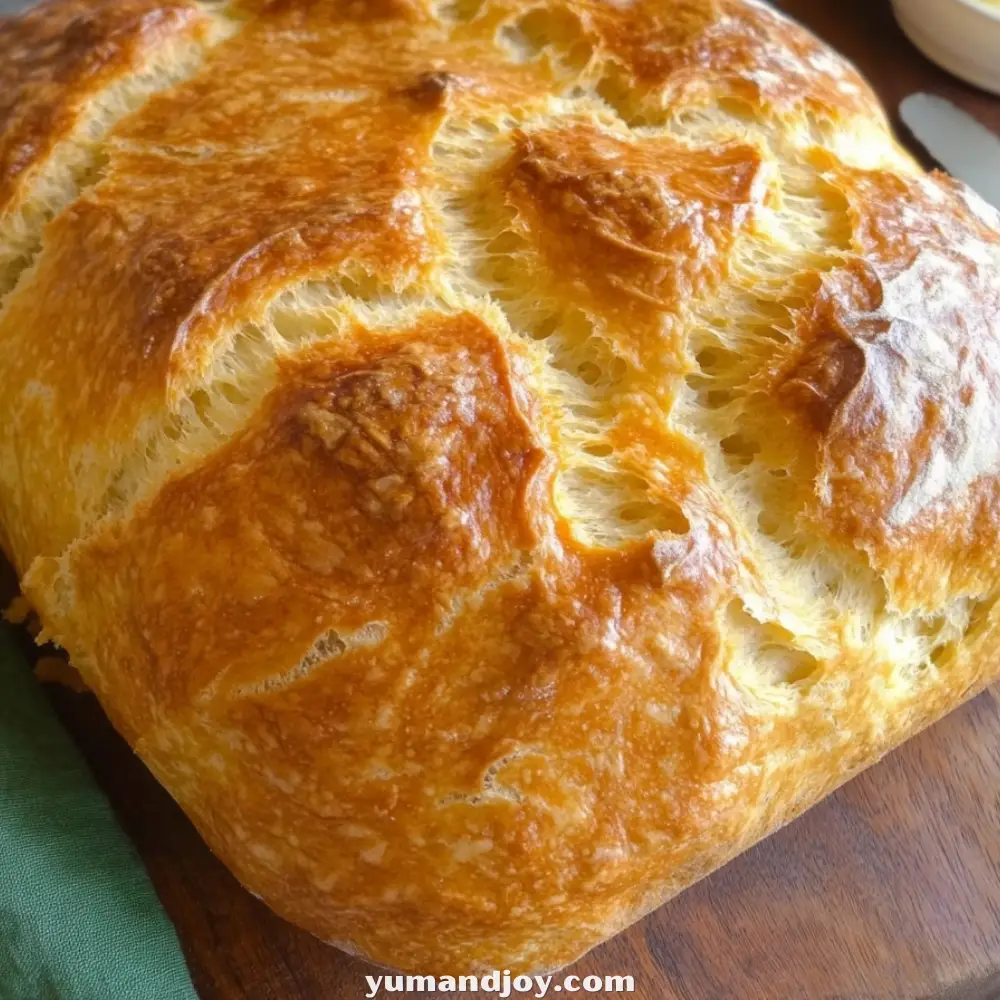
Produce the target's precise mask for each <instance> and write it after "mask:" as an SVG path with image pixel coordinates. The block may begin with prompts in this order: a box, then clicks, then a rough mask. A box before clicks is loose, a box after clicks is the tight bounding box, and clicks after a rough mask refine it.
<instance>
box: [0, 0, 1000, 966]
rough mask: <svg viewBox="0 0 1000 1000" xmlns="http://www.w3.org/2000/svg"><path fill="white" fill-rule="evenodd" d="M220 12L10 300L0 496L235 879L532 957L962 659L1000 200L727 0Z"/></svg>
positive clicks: (466, 955) (391, 944)
mask: <svg viewBox="0 0 1000 1000" xmlns="http://www.w3.org/2000/svg"><path fill="white" fill-rule="evenodd" d="M69 9H70V8H68V7H63V8H59V7H58V6H54V7H53V8H52V11H55V12H58V11H59V10H69ZM170 9H173V8H170ZM51 16H53V17H55V16H57V14H56V13H52V14H51ZM58 16H65V17H68V16H69V15H68V14H65V15H62V14H60V15H58ZM232 16H233V17H234V18H238V19H242V20H243V21H245V23H243V25H242V27H241V30H240V31H239V33H238V34H237V35H235V36H234V37H232V38H230V39H229V40H228V41H224V42H221V43H220V44H219V45H217V46H216V47H215V48H212V49H211V51H210V52H208V53H207V55H206V56H205V61H204V65H202V66H201V68H200V69H197V70H196V71H193V72H192V73H190V74H187V75H188V76H189V77H190V78H189V79H186V80H184V81H182V82H179V83H177V84H176V85H175V86H172V87H169V88H167V89H164V90H162V92H160V93H159V94H157V95H156V96H153V97H151V98H150V99H149V100H148V101H146V103H144V104H143V106H142V107H141V108H140V109H139V110H137V111H136V112H135V113H134V114H131V115H129V116H127V117H125V118H123V119H122V120H121V121H120V122H119V123H118V124H117V125H116V126H115V127H114V128H113V129H112V131H111V134H110V136H109V139H108V141H107V142H106V143H105V144H104V146H103V149H102V155H103V156H104V158H105V160H106V163H105V166H104V167H103V170H102V173H101V176H100V179H99V181H98V182H97V183H96V184H94V185H93V186H91V187H89V188H88V189H87V190H85V191H83V192H82V193H81V194H80V195H79V197H76V198H75V200H73V203H72V204H71V205H70V206H69V207H68V208H67V209H66V210H65V211H64V212H62V213H61V214H58V215H57V216H56V218H55V219H54V221H52V222H51V223H50V224H49V225H48V227H47V229H46V230H45V232H44V247H43V248H42V250H41V252H40V254H39V255H38V257H37V260H36V261H35V263H34V266H33V268H31V269H30V270H29V271H27V272H26V273H25V274H23V275H22V276H21V280H20V281H19V282H18V284H17V286H16V288H15V289H14V290H13V292H12V293H11V294H10V296H9V297H8V299H7V301H6V303H5V305H4V309H3V311H2V313H0V525H2V533H3V535H4V536H5V546H6V547H7V548H8V549H9V550H10V551H11V552H12V554H13V555H14V557H15V559H16V561H17V563H18V565H19V568H20V569H21V571H22V573H23V575H24V586H25V588H26V590H27V592H28V593H29V594H30V595H31V597H32V600H33V601H34V602H35V604H36V606H37V607H39V608H40V610H41V614H42V617H43V619H44V622H45V624H46V627H47V629H48V634H49V635H51V636H54V637H55V638H57V639H58V640H59V641H60V642H61V643H63V644H64V645H65V646H66V648H67V649H69V650H70V652H71V654H72V656H73V659H74V663H75V664H76V666H77V667H78V668H79V670H80V671H81V673H82V675H83V677H84V679H85V681H86V682H87V683H88V684H89V685H90V686H91V687H93V688H94V689H95V690H96V691H97V693H98V694H99V696H100V698H101V700H102V703H103V704H104V706H105V708H106V709H107V711H108V712H109V714H110V715H111V717H112V719H113V721H114V722H115V725H116V726H117V727H118V728H119V729H120V730H121V731H122V732H123V733H125V735H126V736H127V737H128V738H129V740H130V741H131V742H132V743H133V745H134V746H135V747H136V748H137V750H138V752H139V753H140V754H141V755H142V756H143V758H144V759H145V760H146V761H147V762H148V763H149V765H150V767H151V768H152V769H153V770H154V772H155V773H156V774H157V775H158V776H159V777H160V779H161V780H162V781H163V782H164V784H165V785H166V786H167V787H168V788H169V789H170V791H171V793H172V794H173V795H175V796H176V797H177V799H178V800H179V801H180V802H181V804H182V805H183V806H184V808H185V809H186V810H187V811H188V813H189V814H190V815H191V816H192V818H193V819H194V821H195V822H196V823H197V824H198V826H199V828H200V829H201V830H202V831H203V833H204V835H205V837H206V838H207V840H208V841H209V843H210V844H211V845H212V847H213V849H214V850H216V851H217V852H218V854H219V855H220V856H221V857H222V858H223V859H224V860H225V861H226V862H227V863H228V864H229V865H230V866H231V867H232V868H233V870H234V871H235V872H236V873H237V875H238V876H239V877H240V878H241V879H242V880H243V881H244V882H245V883H246V884H247V885H248V886H249V887H250V888H252V889H253V890H254V891H255V892H258V893H260V894H262V895H263V896H264V897H265V898H266V899H267V900H268V902H269V903H270V904H271V905H272V906H274V907H275V909H277V910H278V911H279V912H281V913H282V914H284V915H285V916H287V917H288V918H290V919H292V920H295V921H297V922H299V923H301V924H302V925H304V926H306V927H308V928H309V929H311V930H312V931H314V932H315V933H317V934H319V935H321V936H322V937H324V938H326V939H329V940H333V941H337V942H341V943H342V944H344V945H345V946H349V947H350V948H353V949H355V950H360V951H362V952H363V953H365V954H367V955H368V956H369V957H371V958H373V959H374V960H377V961H380V962H383V963H388V964H394V965H397V966H402V967H405V968H407V969H416V970H420V971H422V972H432V971H433V972H441V973H452V974H454V973H455V972H456V971H458V972H461V971H468V970H473V969H478V968H483V967H487V968H494V967H500V968H503V967H507V968H510V969H517V970H518V971H531V970H535V969H545V968H552V967H555V966H558V965H561V964H564V963H566V962H568V961H570V960H571V959H573V958H574V957H576V956H577V955H579V954H580V953H582V952H583V951H585V950H586V949H587V948H589V947H591V946H593V945H594V944H595V943H597V942H598V941H600V940H602V939H604V938H605V937H607V936H609V935H610V934H612V933H615V932H616V931H617V930H619V929H621V928H622V927H624V926H626V925H627V924H628V923H629V922H631V921H632V920H634V919H636V918H637V917H638V916H640V915H642V914H643V913H644V912H646V911H648V910H649V909H650V908H652V907H654V906H656V905H659V903H661V902H662V901H663V900H664V899H666V898H668V897H669V896H670V895H672V894H673V893H675V892H677V891H680V890H681V889H682V888H684V886H686V885H688V884H690V882H691V881H693V880H694V879H696V878H699V877H701V876H702V875H704V874H707V873H708V872H709V871H711V870H712V869H713V868H714V867H716V866H717V865H719V864H721V863H723V862H724V861H725V860H726V859H728V858H729V857H731V856H732V855H733V854H735V853H737V852H738V851H740V850H742V849H744V848H745V847H747V846H749V845H750V844H751V843H753V842H754V841H755V840H757V839H758V838H759V837H761V836H764V835H766V834H767V833H769V832H770V831H772V830H774V829H776V828H777V827H778V826H780V825H782V824H783V823H786V822H788V821H789V820H790V819H792V818H794V817H795V816H796V815H798V813H799V812H801V811H802V810H803V809H805V808H807V807H809V806H810V805H811V804H813V803H814V802H816V801H817V800H818V799H819V798H820V797H822V796H823V795H825V794H827V793H828V792H829V791H831V790H832V789H833V788H834V787H836V786H837V785H838V784H840V783H841V782H843V781H845V780H847V779H848V778H849V777H850V776H851V775H853V774H854V773H856V772H857V771H858V770H859V769H861V768H863V767H866V766H868V765H870V764H872V763H874V762H875V761H876V760H878V759H879V757H880V756H881V755H882V754H884V753H885V752H887V751H888V750H889V749H891V748H892V747H893V746H895V745H897V744H898V743H899V742H900V741H901V740H903V739H905V738H907V737H908V736H910V735H912V734H913V733H914V732H916V731H917V730H918V729H920V728H921V727H922V726H924V725H927V724H929V723H930V722H932V721H934V720H935V719H936V718H938V717H939V716H940V715H941V714H943V713H944V712H946V711H948V710H950V709H951V708H953V707H955V706H957V705H958V704H960V703H961V701H962V700H964V699H965V698H966V697H968V696H969V695H970V694H972V693H974V692H975V691H976V690H978V689H979V688H981V687H982V686H983V685H985V684H986V683H988V682H989V681H990V680H991V679H993V678H995V676H996V671H997V668H996V663H997V652H998V647H1000V639H998V636H1000V631H998V629H1000V621H998V611H997V607H998V602H997V597H998V595H1000V586H998V574H997V569H996V566H995V565H994V556H993V553H994V552H995V551H997V548H998V546H997V541H998V539H997V523H998V522H997V514H996V511H997V494H998V491H1000V446H998V444H997V442H998V441H1000V402H998V401H1000V344H998V334H1000V331H998V326H997V323H998V320H997V317H998V316H1000V224H998V223H1000V220H997V219H995V218H993V217H992V216H991V214H990V212H989V211H988V210H987V209H985V207H984V206H982V205H981V204H980V203H979V202H978V201H977V200H976V199H975V197H974V196H973V195H971V194H970V193H969V192H967V191H966V190H965V189H964V188H962V187H961V186H960V185H958V184H956V183H954V182H951V181H948V180H947V179H944V178H940V177H923V176H922V175H920V174H919V173H918V172H917V170H916V168H915V167H914V166H913V164H912V163H910V162H909V161H908V159H907V158H906V157H905V155H904V154H902V153H901V152H900V151H899V150H898V148H897V147H896V146H895V145H894V143H893V141H892V139H891V137H890V136H889V134H888V132H887V130H886V125H885V120H884V116H883V115H882V112H881V111H880V110H879V109H878V108H877V106H876V105H875V103H874V99H873V97H872V96H871V94H870V92H869V91H868V89H867V87H866V86H865V85H864V84H863V83H862V81H860V79H859V78H858V77H857V75H856V74H855V73H854V71H853V70H851V69H850V68H849V67H846V65H845V64H843V63H842V62H841V61H840V60H839V59H837V58H836V57H834V56H832V55H831V54H830V53H829V52H827V50H825V49H824V48H823V47H822V46H821V45H820V44H819V43H818V42H816V41H815V40H814V39H812V38H811V36H809V35H808V34H807V33H805V32H803V31H802V30H801V29H799V28H797V27H795V26H793V25H791V24H789V23H788V22H786V21H785V20H783V19H781V18H780V17H779V16H778V15H776V14H773V13H772V12H770V11H769V10H768V9H767V8H765V7H764V6H763V5H761V4H757V3H750V2H737V0H657V2H653V0H638V2H637V3H635V4H633V5H630V6H627V7H626V6H618V5H611V4H606V3H597V2H592V0H574V2H572V3H570V2H563V0H549V2H537V3H536V2H532V3H514V2H506V0H497V2H489V0H487V2H483V3H468V4H466V3H458V4H451V3H439V4H431V3H430V2H427V3H423V2H419V0H377V2H376V0H373V2H372V3H370V4H357V3H353V2H347V0H316V2H305V0H275V2H263V0H262V2H247V3H243V4H240V5H239V7H238V9H237V10H235V11H234V12H233V13H232ZM15 30H22V29H19V28H18V29H15ZM53 78H54V73H53ZM47 141H49V140H47ZM50 141H51V150H50V152H51V153H52V155H58V152H59V149H60V148H61V147H62V146H63V145H65V139H64V137H63V135H62V134H61V133H58V132H57V131H53V133H52V135H51V137H50ZM38 236H39V239H38V242H39V245H41V243H42V240H41V234H40V233H39V234H38ZM41 331H44V333H43V332H41ZM53 478H55V479H56V480H57V481H58V482H59V483H60V488H59V489H52V488H50V487H49V483H50V482H51V481H52V480H53Z"/></svg>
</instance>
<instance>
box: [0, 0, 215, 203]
mask: <svg viewBox="0 0 1000 1000" xmlns="http://www.w3.org/2000/svg"><path fill="white" fill-rule="evenodd" d="M200 20H202V15H200V13H199V12H198V10H197V8H196V7H195V5H194V4H193V3H190V2H187V0H177V2H175V3H164V2H163V0H72V2H52V0H48V2H46V3H42V4H40V5H38V6H37V7H34V8H32V9H31V10H29V11H28V12H27V13H25V14H23V15H22V16H20V17H8V18H2V19H0V52H3V60H2V62H0V214H2V213H4V212H6V211H9V210H10V208H11V206H12V204H13V203H14V201H15V199H17V198H18V196H19V194H20V192H21V190H22V187H23V185H24V184H25V183H26V182H27V181H28V179H29V178H30V172H31V170H32V169H33V168H36V167H37V166H38V165H39V164H40V162H41V161H43V160H44V159H45V158H47V157H48V156H49V155H51V153H52V151H53V149H54V148H55V146H56V144H57V143H58V142H60V141H61V140H63V139H65V138H66V136H67V135H68V134H69V133H70V132H71V131H72V130H73V129H74V128H75V127H76V126H77V124H78V123H79V121H80V117H81V114H82V109H83V106H84V105H85V103H86V102H87V100H88V99H89V98H91V97H93V96H94V95H95V94H97V93H98V92H99V91H100V90H101V89H102V88H104V87H106V86H107V85H108V83H109V82H110V81H112V80H114V79H115V78H120V77H123V76H125V75H126V74H128V73H130V72H134V71H135V70H136V69H137V68H138V67H139V66H140V65H141V62H142V59H143V57H144V55H145V54H146V52H147V51H148V50H149V49H151V48H154V47H155V46H156V45H157V44H159V43H160V42H161V41H162V40H163V39H164V38H168V37H170V36H172V35H177V34H182V33H187V32H190V31H191V30H192V28H194V27H195V26H196V25H197V23H198V22H199V21H200Z"/></svg>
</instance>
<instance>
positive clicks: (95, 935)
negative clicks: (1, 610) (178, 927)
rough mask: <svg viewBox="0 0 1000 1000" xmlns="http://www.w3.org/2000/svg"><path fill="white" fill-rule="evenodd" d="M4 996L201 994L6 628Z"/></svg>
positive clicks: (0, 934)
mask: <svg viewBox="0 0 1000 1000" xmlns="http://www.w3.org/2000/svg"><path fill="white" fill-rule="evenodd" d="M0 1000H197V997H196V995H195V992H194V988H193V987H192V985H191V979H190V977H189V975H188V971H187V968H186V966H185V964H184V958H183V956H182V954H181V949H180V945H179V944H178V941H177V936H176V934H175V933H174V929H173V927H172V925H171V924H170V921H169V920H168V919H167V916H166V914H165V913H164V912H163V909H162V907H161V906H160V903H159V900H158V899H157V898H156V894H155V893H154V891H153V888H152V886H151V885H150V883H149V879H148V878H147V876H146V871H145V869H144V868H143V866H142V862H141V861H140V860H139V857H138V856H137V854H136V852H135V850H134V848H133V847H132V845H131V843H130V842H129V840H128V839H127V838H126V836H125V834H124V833H123V832H122V830H121V828H120V827H119V826H118V823H117V821H116V820H115V817H114V814H113V813H112V811H111V807H110V806H109V805H108V803H107V800H106V799H105V798H104V796H103V795H102V794H101V792H100V791H99V789H98V788H97V785H96V784H95V783H94V779H93V777H92V775H91V774H90V771H89V770H88V769H87V765H86V763H85V762H84V761H83V759H82V758H81V757H80V756H79V754H78V753H77V751H76V748H75V746H74V744H73V741H72V740H71V739H70V737H69V735H68V734H67V733H66V732H65V731H64V730H63V729H62V727H61V726H60V724H59V721H58V719H57V718H56V716H55V714H54V713H53V712H52V710H51V708H50V706H49V704H48V702H47V700H46V699H45V696H44V695H43V693H42V692H41V690H40V689H39V686H38V684H37V682H36V681H35V679H34V677H33V676H32V674H31V671H30V669H29V667H28V665H27V664H26V663H25V661H24V658H23V657H22V656H21V655H20V654H19V653H18V651H17V649H16V647H15V644H14V642H13V641H12V637H11V634H10V631H9V629H7V627H6V626H3V625H0Z"/></svg>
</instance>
